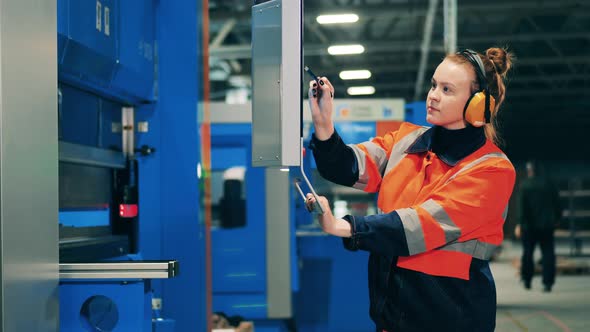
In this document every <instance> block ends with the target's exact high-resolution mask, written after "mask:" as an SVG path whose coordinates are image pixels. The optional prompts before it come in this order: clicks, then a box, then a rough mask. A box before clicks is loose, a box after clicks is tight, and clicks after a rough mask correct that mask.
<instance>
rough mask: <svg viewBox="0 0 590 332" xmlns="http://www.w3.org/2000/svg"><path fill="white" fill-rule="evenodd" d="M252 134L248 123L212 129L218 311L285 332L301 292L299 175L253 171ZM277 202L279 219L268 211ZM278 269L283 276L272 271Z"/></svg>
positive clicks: (271, 330) (215, 298)
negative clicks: (295, 181) (297, 232)
mask: <svg viewBox="0 0 590 332" xmlns="http://www.w3.org/2000/svg"><path fill="white" fill-rule="evenodd" d="M251 130H252V129H251V124H250V123H225V124H213V125H212V127H211V178H212V198H211V201H212V205H213V229H212V234H211V236H212V250H211V252H212V263H213V272H212V274H213V275H212V280H213V310H214V311H215V312H222V313H224V314H225V315H227V316H241V317H243V318H244V319H245V320H250V321H253V322H254V325H255V329H256V331H268V332H280V331H287V324H288V322H289V320H291V319H292V316H293V310H292V300H291V297H292V293H293V292H294V291H296V290H297V285H298V283H297V265H296V264H297V259H296V252H295V249H294V247H295V223H294V220H295V209H296V207H295V201H294V200H293V197H295V196H294V195H295V193H294V192H293V191H294V189H293V186H291V185H290V183H291V181H292V177H293V176H294V174H293V173H294V172H293V171H292V170H291V172H280V171H279V170H274V171H273V170H270V171H269V170H265V169H262V168H254V167H252V166H251V162H250V158H251V155H252V153H251V149H252V147H251ZM232 172H234V174H233V175H232ZM269 172H270V174H269ZM235 173H237V174H238V175H237V176H236V175H235ZM240 174H241V175H240ZM271 179H273V180H272V184H271V183H270V182H269V181H271ZM275 180H276V181H275ZM236 181H237V182H236ZM269 185H271V186H278V187H281V186H283V189H285V190H284V191H282V193H283V194H282V195H280V194H279V195H277V196H282V197H268V195H272V194H270V193H269V192H268V186H269ZM235 186H238V187H235ZM234 191H237V193H235V194H232V192H234ZM232 196H233V197H234V198H233V199H231V197H232ZM274 198H276V199H277V204H278V205H277V206H275V207H274V208H276V209H278V210H280V211H278V214H279V218H277V219H272V217H271V216H269V213H273V212H272V211H271V212H269V210H268V209H269V208H270V209H272V208H273V207H269V199H274ZM240 204H244V207H243V208H241V207H240ZM281 206H283V207H284V209H283V208H281ZM230 210H231V211H244V210H245V213H237V214H227V213H226V212H227V211H230ZM271 219H272V220H271ZM269 223H270V224H269ZM273 223H274V225H273ZM274 226H279V227H280V228H281V229H282V231H276V232H275V231H273V227H274ZM282 226H284V227H282ZM274 229H275V230H276V228H274ZM281 238H282V239H281ZM273 241H276V242H273ZM277 247H278V249H277ZM277 260H278V262H276V261H277ZM273 261H275V263H273ZM273 264H280V265H282V266H283V268H280V269H276V270H273V268H272V266H273ZM281 273H284V274H283V275H281ZM285 273H286V274H285ZM273 285H275V286H273ZM281 308H282V309H281Z"/></svg>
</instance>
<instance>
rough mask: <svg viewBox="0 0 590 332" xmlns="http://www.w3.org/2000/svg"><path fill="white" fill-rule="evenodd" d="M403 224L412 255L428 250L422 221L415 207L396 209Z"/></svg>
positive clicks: (409, 251)
mask: <svg viewBox="0 0 590 332" xmlns="http://www.w3.org/2000/svg"><path fill="white" fill-rule="evenodd" d="M396 211H397V214H398V215H399V217H400V219H401V220H402V225H403V227H404V233H405V234H406V242H407V243H408V253H409V254H410V256H411V255H415V254H419V253H422V252H425V251H426V243H425V242H424V230H422V224H421V223H420V217H419V216H418V212H416V210H414V209H410V208H405V209H399V210H396Z"/></svg>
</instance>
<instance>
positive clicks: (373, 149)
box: [348, 142, 387, 190]
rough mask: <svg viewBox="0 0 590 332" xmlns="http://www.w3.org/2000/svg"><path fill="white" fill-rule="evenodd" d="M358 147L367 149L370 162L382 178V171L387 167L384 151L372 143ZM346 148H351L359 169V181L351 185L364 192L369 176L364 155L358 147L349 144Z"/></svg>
mask: <svg viewBox="0 0 590 332" xmlns="http://www.w3.org/2000/svg"><path fill="white" fill-rule="evenodd" d="M359 145H363V146H364V147H365V148H366V149H367V152H368V153H369V157H370V158H371V160H373V162H374V163H375V165H376V166H377V169H379V174H381V176H382V177H383V170H384V169H385V166H386V165H387V153H386V152H385V150H383V148H381V147H380V146H379V145H377V144H375V143H373V142H364V143H361V144H359ZM348 146H349V147H351V148H352V151H354V155H355V157H356V160H357V163H358V167H359V179H358V181H357V183H355V184H354V185H353V187H354V188H357V189H361V190H364V189H365V188H366V187H367V184H368V183H369V181H370V179H369V174H367V164H366V163H367V158H366V153H365V152H364V151H363V150H362V149H361V148H359V147H358V145H355V144H349V145H348Z"/></svg>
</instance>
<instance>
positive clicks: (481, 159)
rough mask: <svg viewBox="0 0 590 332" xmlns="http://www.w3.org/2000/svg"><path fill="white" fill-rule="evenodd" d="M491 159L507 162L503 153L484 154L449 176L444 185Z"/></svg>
mask: <svg viewBox="0 0 590 332" xmlns="http://www.w3.org/2000/svg"><path fill="white" fill-rule="evenodd" d="M491 158H502V159H506V160H508V157H506V155H505V154H503V153H499V152H492V153H488V154H485V155H483V156H481V157H479V158H477V159H475V160H474V161H472V162H470V163H469V164H467V165H465V166H463V168H461V169H460V170H459V171H457V173H455V174H453V176H451V177H450V178H449V179H448V180H447V181H446V182H445V184H447V183H449V182H451V181H453V180H454V179H455V178H456V177H457V176H458V175H459V174H461V173H463V172H465V171H467V170H469V169H471V168H473V167H475V166H477V165H479V164H481V163H482V162H484V161H486V160H488V159H491Z"/></svg>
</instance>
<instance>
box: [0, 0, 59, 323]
mask: <svg viewBox="0 0 590 332" xmlns="http://www.w3.org/2000/svg"><path fill="white" fill-rule="evenodd" d="M56 12H57V10H56V0H0V161H1V163H0V331H2V332H20V331H39V332H46V331H58V329H59V326H58V317H59V311H58V303H59V300H58V259H59V258H58V222H57V218H58V216H57V212H58V188H57V186H58V169H57V167H58V161H57V160H58V159H57V158H58V143H57V25H56V17H57V14H56Z"/></svg>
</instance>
